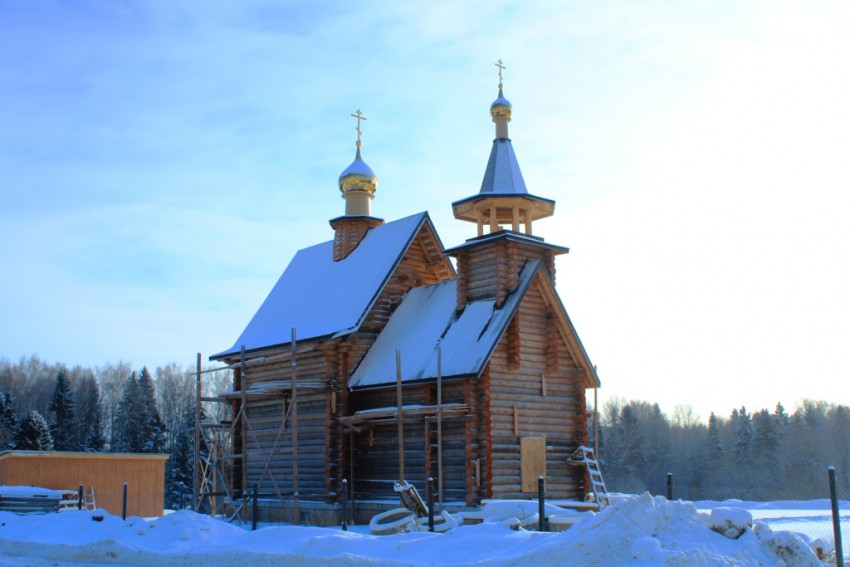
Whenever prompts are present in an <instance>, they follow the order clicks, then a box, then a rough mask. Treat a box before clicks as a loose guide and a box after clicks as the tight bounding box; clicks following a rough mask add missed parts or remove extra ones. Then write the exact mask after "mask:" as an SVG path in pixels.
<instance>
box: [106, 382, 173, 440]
mask: <svg viewBox="0 0 850 567" xmlns="http://www.w3.org/2000/svg"><path fill="white" fill-rule="evenodd" d="M112 433H113V437H112V450H113V451H115V452H122V453H160V452H162V449H163V446H164V444H165V428H164V427H163V425H162V420H161V419H160V417H159V411H158V410H157V408H156V389H155V386H154V383H153V378H152V377H151V374H150V372H148V369H147V368H143V369H142V371H141V372H140V373H139V375H138V376H137V375H136V373H135V372H133V374H132V376H130V379H129V380H127V382H126V383H125V384H124V391H123V393H122V396H121V402H120V403H119V404H118V412H117V415H116V417H115V423H114V424H113V432H112Z"/></svg>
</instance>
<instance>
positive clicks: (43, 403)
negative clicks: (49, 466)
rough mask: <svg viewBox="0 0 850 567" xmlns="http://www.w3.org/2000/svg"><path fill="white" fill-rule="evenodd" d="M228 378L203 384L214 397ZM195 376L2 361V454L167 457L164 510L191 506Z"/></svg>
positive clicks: (117, 366)
mask: <svg viewBox="0 0 850 567" xmlns="http://www.w3.org/2000/svg"><path fill="white" fill-rule="evenodd" d="M230 379H231V378H230V372H228V371H221V372H213V373H210V374H207V375H206V376H205V379H204V382H205V387H207V388H209V390H208V391H207V392H206V393H207V394H208V395H210V394H217V393H219V392H221V391H223V390H225V389H227V388H228V387H229V386H230ZM195 387H196V386H195V371H194V369H192V370H186V369H183V368H182V367H180V366H178V365H177V364H169V365H167V366H164V367H158V368H156V369H155V370H154V371H153V372H151V371H150V370H148V368H147V367H142V368H140V369H134V368H132V367H131V366H130V365H129V364H127V363H125V362H118V363H110V364H106V365H104V366H102V367H96V368H83V367H80V366H75V367H71V368H69V367H67V366H65V365H63V364H48V363H47V362H45V361H43V360H41V359H40V358H39V357H38V356H30V357H28V358H22V359H21V360H20V361H18V362H10V361H9V360H6V359H0V451H2V450H6V449H19V450H32V451H84V452H114V453H125V452H126V453H167V454H170V455H171V458H169V459H168V461H166V502H165V504H166V506H167V507H177V506H179V505H180V503H181V501H186V502H187V503H188V502H190V501H191V492H192V455H193V445H194V435H195V399H196V392H195Z"/></svg>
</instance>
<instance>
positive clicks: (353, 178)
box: [339, 146, 378, 193]
mask: <svg viewBox="0 0 850 567" xmlns="http://www.w3.org/2000/svg"><path fill="white" fill-rule="evenodd" d="M339 190H340V191H342V192H343V193H348V192H349V191H366V192H368V193H374V192H375V191H377V190H378V178H377V176H375V172H374V171H372V168H371V167H369V166H368V165H366V162H365V161H363V158H362V157H361V156H360V147H359V146H358V147H357V155H356V156H355V157H354V161H353V162H351V165H349V166H348V167H346V168H345V171H343V172H342V173H341V174H340V176H339Z"/></svg>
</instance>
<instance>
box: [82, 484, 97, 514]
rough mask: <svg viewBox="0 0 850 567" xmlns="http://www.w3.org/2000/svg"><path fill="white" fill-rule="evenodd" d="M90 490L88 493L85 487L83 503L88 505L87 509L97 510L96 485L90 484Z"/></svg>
mask: <svg viewBox="0 0 850 567" xmlns="http://www.w3.org/2000/svg"><path fill="white" fill-rule="evenodd" d="M89 490H90V492H88V493H86V491H85V489H83V504H84V505H85V507H86V510H96V509H97V503H96V502H95V500H94V486H89Z"/></svg>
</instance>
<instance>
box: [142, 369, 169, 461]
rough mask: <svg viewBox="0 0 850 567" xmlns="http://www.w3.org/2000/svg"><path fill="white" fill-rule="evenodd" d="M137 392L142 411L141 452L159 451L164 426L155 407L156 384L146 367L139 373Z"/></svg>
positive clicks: (161, 445)
mask: <svg viewBox="0 0 850 567" xmlns="http://www.w3.org/2000/svg"><path fill="white" fill-rule="evenodd" d="M139 394H140V396H141V405H142V408H143V410H142V411H143V413H142V414H141V416H140V417H141V418H142V420H141V427H142V439H143V443H142V448H141V449H142V450H141V451H140V452H142V453H161V452H162V450H163V448H164V447H165V426H164V425H163V423H162V418H160V416H159V410H158V409H157V407H156V386H155V385H154V381H153V377H152V376H151V373H150V372H149V371H148V369H147V367H145V368H142V372H141V374H139Z"/></svg>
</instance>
